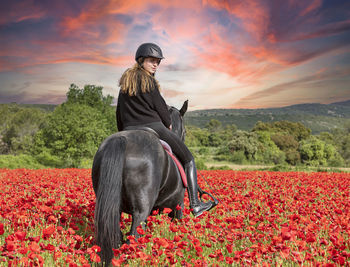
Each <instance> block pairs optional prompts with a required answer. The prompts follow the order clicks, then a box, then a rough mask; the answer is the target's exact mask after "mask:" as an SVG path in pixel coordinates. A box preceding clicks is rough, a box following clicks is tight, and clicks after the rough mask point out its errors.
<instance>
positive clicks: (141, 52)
mask: <svg viewBox="0 0 350 267" xmlns="http://www.w3.org/2000/svg"><path fill="white" fill-rule="evenodd" d="M140 57H143V58H146V57H155V58H159V59H163V58H164V57H163V53H162V49H160V47H159V46H158V45H156V44H153V43H144V44H142V45H140V46H139V48H137V51H136V55H135V60H136V61H137V60H138V59H139V58H140Z"/></svg>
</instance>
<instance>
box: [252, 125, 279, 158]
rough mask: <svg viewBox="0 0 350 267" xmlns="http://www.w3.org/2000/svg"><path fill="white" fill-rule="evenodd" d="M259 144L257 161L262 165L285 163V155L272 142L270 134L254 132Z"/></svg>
mask: <svg viewBox="0 0 350 267" xmlns="http://www.w3.org/2000/svg"><path fill="white" fill-rule="evenodd" d="M255 133H256V134H257V135H258V140H259V142H260V149H259V152H258V157H257V160H258V162H260V163H264V164H270V163H273V164H281V163H284V162H285V158H286V156H285V153H284V152H283V151H281V150H280V149H279V147H278V146H277V145H276V144H275V142H273V141H272V139H271V136H270V133H269V132H267V131H256V132H255Z"/></svg>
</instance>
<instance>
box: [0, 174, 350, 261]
mask: <svg viewBox="0 0 350 267" xmlns="http://www.w3.org/2000/svg"><path fill="white" fill-rule="evenodd" d="M200 173H201V174H202V175H203V177H205V179H206V181H207V182H208V184H209V185H210V187H209V186H208V184H207V183H206V182H205V181H204V180H203V179H202V178H199V183H200V185H201V187H202V188H203V189H205V190H207V191H209V192H212V193H214V194H215V195H216V196H217V197H218V198H219V199H220V203H219V205H218V206H217V207H216V208H215V209H213V210H211V211H210V212H208V213H206V214H203V215H202V216H200V217H198V218H194V217H193V216H192V214H190V210H188V199H187V197H186V199H185V210H184V217H183V219H181V220H175V221H173V222H172V221H171V220H170V219H169V218H168V216H167V214H166V212H165V213H163V214H154V215H153V216H150V217H149V218H148V223H147V226H148V227H147V229H146V231H145V232H144V233H143V230H142V229H139V233H143V236H142V237H141V238H139V239H138V240H134V239H133V237H129V240H130V242H129V244H123V245H122V246H121V247H120V248H119V249H115V250H114V255H115V257H114V259H113V261H112V264H113V265H114V266H120V265H122V266H137V265H144V266H148V265H156V266H223V265H248V266H250V265H253V266H276V265H277V266H280V265H283V266H285V265H299V264H300V265H307V266H309V265H312V266H349V261H350V239H349V235H350V190H349V188H350V174H347V173H301V172H288V173H287V172H285V173H283V172H260V171H259V172H256V171H249V172H241V171H201V172H200ZM0 194H1V208H0V214H1V217H0V266H7V265H10V266H42V265H43V266H90V265H93V264H94V263H95V262H99V261H100V258H99V256H98V251H99V248H98V247H97V246H95V245H94V238H93V218H94V205H95V203H94V199H95V196H94V193H93V190H92V185H91V178H90V170H81V169H63V170H62V169H44V170H26V169H17V170H5V169H2V170H0ZM130 222H131V218H130V217H129V216H128V215H126V214H123V216H122V222H121V227H122V231H123V232H124V233H125V234H126V233H127V232H128V228H129V226H130Z"/></svg>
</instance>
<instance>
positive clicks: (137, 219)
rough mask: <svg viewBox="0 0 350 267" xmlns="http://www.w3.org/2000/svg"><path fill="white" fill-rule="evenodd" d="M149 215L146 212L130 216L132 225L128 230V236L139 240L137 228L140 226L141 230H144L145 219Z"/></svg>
mask: <svg viewBox="0 0 350 267" xmlns="http://www.w3.org/2000/svg"><path fill="white" fill-rule="evenodd" d="M148 215H149V211H148V210H147V211H146V212H145V211H143V212H137V213H136V212H135V213H134V214H133V215H132V224H131V229H130V235H133V236H135V238H136V239H137V238H139V237H140V234H139V233H138V232H137V227H138V226H139V225H141V227H142V229H143V230H145V229H146V224H147V217H148Z"/></svg>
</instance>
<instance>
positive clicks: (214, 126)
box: [205, 119, 222, 133]
mask: <svg viewBox="0 0 350 267" xmlns="http://www.w3.org/2000/svg"><path fill="white" fill-rule="evenodd" d="M221 127H222V124H221V122H220V121H218V120H215V119H211V120H210V121H209V122H208V123H207V124H206V125H205V128H206V129H207V130H208V131H209V132H211V133H213V132H217V131H219V130H221Z"/></svg>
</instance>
